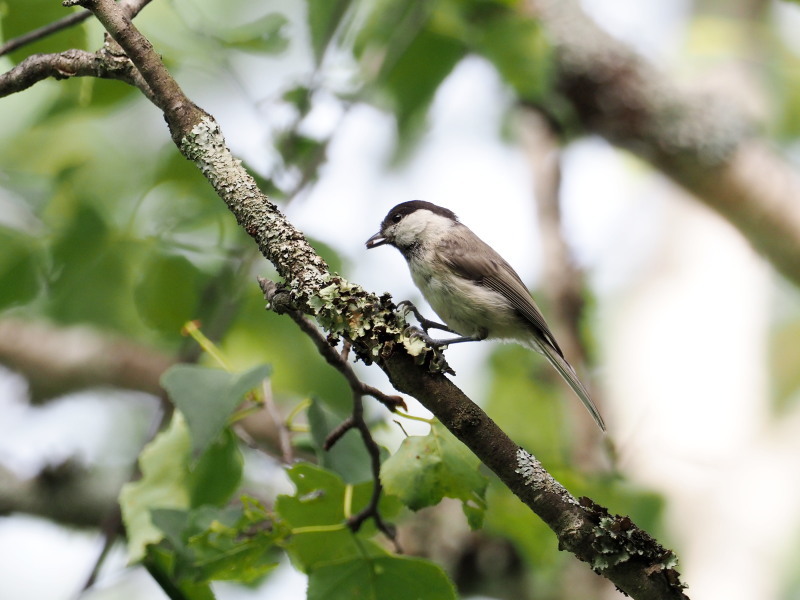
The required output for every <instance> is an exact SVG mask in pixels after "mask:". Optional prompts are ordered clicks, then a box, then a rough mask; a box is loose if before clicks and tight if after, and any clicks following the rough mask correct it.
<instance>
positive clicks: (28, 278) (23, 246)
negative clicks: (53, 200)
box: [0, 226, 43, 310]
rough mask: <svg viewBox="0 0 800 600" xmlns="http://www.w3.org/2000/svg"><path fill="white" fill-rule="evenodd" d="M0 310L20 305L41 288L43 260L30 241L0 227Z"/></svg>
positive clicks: (37, 245) (33, 241) (31, 238)
mask: <svg viewBox="0 0 800 600" xmlns="http://www.w3.org/2000/svg"><path fill="white" fill-rule="evenodd" d="M0 248H2V251H0V310H2V309H4V308H7V307H9V306H14V305H16V304H24V303H25V302H29V301H31V300H32V299H33V298H35V297H36V295H37V293H38V292H39V289H40V287H41V285H40V283H41V278H42V269H43V256H42V252H41V247H40V244H39V243H38V241H37V240H35V239H34V238H33V237H31V236H28V235H25V234H24V233H22V232H20V231H17V230H15V229H10V228H7V227H3V226H0Z"/></svg>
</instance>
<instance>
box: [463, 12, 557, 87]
mask: <svg viewBox="0 0 800 600" xmlns="http://www.w3.org/2000/svg"><path fill="white" fill-rule="evenodd" d="M472 39H473V40H474V43H475V45H476V49H477V50H478V51H479V52H480V53H481V54H483V55H484V56H485V57H486V58H488V59H489V60H490V61H491V62H492V63H493V64H494V66H495V67H496V68H497V70H498V71H499V72H500V75H501V76H502V77H503V79H504V80H505V81H506V82H507V83H508V84H509V85H510V86H511V87H512V88H514V91H515V92H516V93H517V95H518V96H519V98H520V99H521V100H526V101H528V102H541V101H542V100H543V99H544V96H545V93H546V92H549V91H550V88H551V80H552V77H553V72H552V69H551V67H550V65H551V64H552V60H551V50H550V46H549V44H548V43H547V38H546V36H545V34H544V32H543V31H542V27H541V25H539V23H538V22H537V21H534V20H533V19H528V18H525V17H523V16H522V15H519V14H517V13H515V12H511V11H506V12H504V13H503V14H501V15H498V16H496V17H495V18H493V19H491V20H488V21H481V22H479V23H476V24H475V35H474V36H473V37H472Z"/></svg>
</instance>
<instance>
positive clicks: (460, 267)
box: [439, 225, 564, 357]
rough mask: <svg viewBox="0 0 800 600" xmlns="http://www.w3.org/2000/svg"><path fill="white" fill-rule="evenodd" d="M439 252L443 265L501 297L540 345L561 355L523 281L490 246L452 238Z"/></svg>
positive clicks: (455, 236) (462, 237) (476, 238)
mask: <svg viewBox="0 0 800 600" xmlns="http://www.w3.org/2000/svg"><path fill="white" fill-rule="evenodd" d="M460 227H464V226H463V225H460ZM465 229H466V228H465ZM467 231H469V230H467ZM475 240H477V242H478V243H479V246H478V248H475V247H474V245H473V244H474V243H475ZM441 250H442V251H441V252H440V254H439V256H440V257H441V260H442V261H443V262H444V263H445V265H447V266H448V267H450V268H451V269H452V270H453V271H455V272H456V273H457V274H458V275H460V276H461V277H464V278H465V279H469V280H471V281H474V282H476V283H478V284H480V285H483V286H486V287H487V288H489V289H492V290H494V291H495V292H497V293H498V294H500V295H501V296H503V297H504V298H505V299H506V300H508V302H509V303H510V304H511V306H513V307H514V309H515V310H516V311H517V312H518V313H519V314H520V315H521V316H522V317H523V318H525V319H526V320H527V321H528V322H529V323H530V324H531V326H532V327H533V329H534V331H535V332H536V333H537V334H538V337H540V338H541V339H542V341H543V342H545V343H549V344H550V345H551V346H552V347H553V348H554V349H555V350H556V352H558V354H560V355H561V356H562V357H563V356H564V353H563V352H562V351H561V348H560V347H559V345H558V342H556V338H555V336H554V335H553V332H552V331H550V327H548V325H547V323H546V322H545V320H544V317H543V316H542V313H541V311H540V310H539V307H538V306H536V302H534V300H533V298H531V295H530V292H528V289H527V288H526V287H525V284H524V283H522V279H521V278H520V276H519V275H517V272H516V271H514V269H513V268H512V267H511V265H509V264H508V263H507V262H506V261H505V260H504V259H503V257H502V256H500V255H499V254H498V253H497V252H495V251H494V249H492V248H491V246H489V245H488V244H486V243H485V242H483V241H482V240H481V239H480V238H478V237H477V236H475V237H474V239H473V240H469V244H468V243H467V239H466V238H465V237H464V236H460V235H452V236H450V237H449V238H448V240H447V242H445V243H444V245H443V247H442V248H441Z"/></svg>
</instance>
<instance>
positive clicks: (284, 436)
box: [261, 379, 294, 465]
mask: <svg viewBox="0 0 800 600" xmlns="http://www.w3.org/2000/svg"><path fill="white" fill-rule="evenodd" d="M261 391H262V393H263V396H264V408H265V409H266V411H267V412H268V413H269V416H270V418H272V421H273V423H275V427H277V428H278V442H279V443H280V447H281V458H282V460H283V462H284V463H285V464H287V465H290V464H292V463H293V462H294V449H293V448H292V436H291V432H290V431H289V428H288V427H287V426H286V421H285V420H284V419H283V417H282V416H281V413H280V411H279V410H278V407H277V406H276V405H275V400H274V399H273V397H272V386H271V385H270V382H269V379H265V380H264V381H263V382H262V384H261Z"/></svg>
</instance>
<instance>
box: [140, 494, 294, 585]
mask: <svg viewBox="0 0 800 600" xmlns="http://www.w3.org/2000/svg"><path fill="white" fill-rule="evenodd" d="M152 520H153V523H154V524H155V525H156V526H157V527H159V528H160V529H161V530H162V531H163V532H164V541H162V542H161V546H160V549H159V550H160V552H162V553H164V552H166V553H169V554H171V555H172V560H171V563H170V569H169V574H170V576H171V577H172V578H173V579H175V580H177V581H191V582H207V581H212V580H227V581H239V582H242V583H252V582H253V581H255V580H257V579H258V578H260V577H262V576H263V575H264V574H266V573H267V572H269V571H270V570H272V569H273V568H274V567H275V566H276V565H277V561H276V557H277V555H276V553H275V552H274V550H275V549H276V544H277V543H278V542H280V541H282V540H284V539H285V538H286V536H287V535H288V530H287V529H286V527H284V526H282V525H281V524H280V523H275V522H274V521H273V519H272V518H271V517H270V515H269V514H268V513H267V511H266V510H265V509H264V508H263V507H262V506H261V505H260V504H258V503H257V502H256V501H254V500H251V499H249V498H244V499H243V505H242V506H240V507H229V508H224V509H223V508H216V507H211V506H203V507H200V508H197V509H194V510H192V511H188V512H187V511H177V510H156V511H153V514H152ZM152 550H154V549H152Z"/></svg>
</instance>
